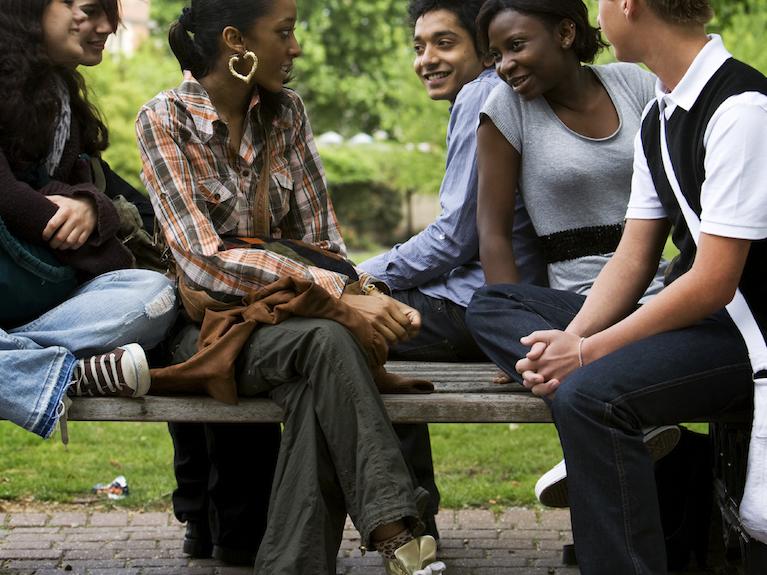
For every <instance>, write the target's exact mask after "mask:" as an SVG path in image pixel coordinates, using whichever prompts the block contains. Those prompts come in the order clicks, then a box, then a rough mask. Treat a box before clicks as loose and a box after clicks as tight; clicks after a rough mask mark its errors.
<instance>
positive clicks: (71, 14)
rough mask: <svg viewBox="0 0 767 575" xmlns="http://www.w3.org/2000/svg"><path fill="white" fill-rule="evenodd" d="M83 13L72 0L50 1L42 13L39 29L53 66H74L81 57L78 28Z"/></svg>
mask: <svg viewBox="0 0 767 575" xmlns="http://www.w3.org/2000/svg"><path fill="white" fill-rule="evenodd" d="M84 21H85V13H83V11H82V10H80V9H79V8H78V7H77V6H76V5H75V3H74V0H51V2H50V3H49V4H48V5H47V6H46V7H45V10H44V11H43V17H42V20H41V23H40V24H41V27H42V29H43V45H44V46H45V51H46V52H47V54H48V57H49V58H50V59H51V61H52V62H54V63H55V64H59V65H63V66H76V65H77V64H78V63H79V61H80V59H81V58H82V56H83V49H82V47H81V46H80V26H81V25H82V23H83V22H84Z"/></svg>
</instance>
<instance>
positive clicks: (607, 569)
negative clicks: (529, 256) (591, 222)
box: [510, 0, 767, 575]
mask: <svg viewBox="0 0 767 575" xmlns="http://www.w3.org/2000/svg"><path fill="white" fill-rule="evenodd" d="M711 16H712V12H711V8H710V6H709V4H708V2H707V0H600V2H599V20H600V24H601V26H602V30H603V31H604V33H605V34H606V36H607V38H608V39H609V40H610V42H611V43H612V44H613V46H614V48H615V53H616V55H617V57H618V58H619V59H620V60H624V61H630V62H644V63H645V64H646V65H647V66H648V67H649V68H650V70H651V71H652V72H654V73H655V74H656V76H658V84H657V90H656V91H657V99H656V100H654V101H653V102H651V103H650V104H649V105H648V107H647V109H646V110H645V113H644V116H643V122H642V128H641V132H640V134H639V135H638V136H637V139H636V146H635V161H634V177H633V181H632V195H631V200H630V202H629V207H628V212H627V216H626V217H627V221H626V226H625V231H624V233H623V237H622V239H621V242H620V245H619V247H618V249H617V251H616V254H615V256H614V257H613V258H612V260H611V261H610V263H609V264H608V265H607V266H606V267H605V268H604V270H603V272H602V273H601V274H600V276H599V278H598V279H597V281H596V283H595V285H594V288H593V289H592V291H591V293H590V294H589V296H588V298H587V299H586V302H585V303H584V305H583V307H582V308H581V311H580V312H579V313H578V314H577V315H576V317H575V319H574V320H573V321H572V322H571V323H570V324H569V326H568V327H567V328H566V329H565V330H564V331H557V330H549V331H538V332H534V333H532V334H529V335H528V336H527V337H525V338H523V339H522V343H523V344H524V345H527V346H529V347H530V352H529V353H528V355H527V357H525V358H523V359H521V360H519V361H518V362H517V364H516V369H517V371H518V372H519V373H520V374H522V376H523V378H524V380H525V385H526V386H527V387H529V388H530V389H532V391H533V393H535V394H537V395H540V396H544V397H547V398H548V399H549V400H550V404H551V409H552V413H553V416H554V420H555V423H556V425H557V429H558V431H559V435H560V439H561V441H562V446H563V450H564V453H565V460H566V461H567V471H568V479H567V481H568V489H569V500H570V507H571V514H572V523H573V535H574V539H575V544H576V548H577V550H578V563H579V566H580V568H581V571H582V573H584V574H589V575H592V574H605V575H608V574H609V575H614V574H616V573H620V574H621V575H631V574H634V575H639V574H662V573H666V557H665V554H664V540H663V531H662V528H661V521H660V515H659V509H658V500H657V496H656V491H655V479H654V476H653V464H652V459H651V457H650V454H649V453H648V451H647V450H646V449H645V447H644V445H643V441H642V428H643V427H647V426H650V425H663V424H672V423H677V422H680V421H692V420H696V419H708V418H715V417H718V416H721V415H722V414H724V413H730V412H741V411H742V412H748V411H749V410H750V409H751V408H752V403H753V396H754V377H757V378H759V377H763V375H764V374H763V373H756V374H754V371H757V372H758V371H759V368H758V367H757V366H756V365H754V366H752V363H751V361H750V359H749V354H748V351H747V348H746V344H745V342H744V338H743V337H742V336H741V333H740V331H739V329H738V328H737V327H736V325H735V323H734V322H733V320H732V319H731V317H730V315H729V314H728V313H727V311H726V310H725V309H724V308H725V306H726V305H728V304H729V303H730V302H731V300H733V297H734V296H735V294H736V290H738V289H739V290H740V292H741V293H742V295H743V298H744V299H745V302H746V303H747V305H748V308H750V312H751V313H752V315H753V317H754V319H755V320H756V322H755V323H756V326H757V330H756V332H757V337H758V336H761V337H762V338H763V337H764V334H765V332H767V295H765V290H764V287H763V286H764V270H765V269H767V162H766V161H765V158H767V96H766V95H765V94H767V80H765V77H764V76H763V75H762V74H761V73H759V72H757V71H756V70H754V69H753V68H750V67H749V66H747V65H745V64H743V63H740V62H738V61H736V60H734V59H733V58H732V57H731V56H730V54H729V53H728V52H727V50H726V49H725V48H724V46H723V44H722V41H721V38H719V37H717V36H708V35H706V33H705V24H706V23H707V22H708V20H709V19H710V18H711ZM661 121H662V122H663V124H662V123H661ZM662 130H663V131H665V133H666V138H665V139H666V141H667V142H668V156H667V158H666V160H665V162H664V158H663V153H662V147H661V142H662V139H661V138H662V136H661V134H662ZM673 180H677V181H678V187H679V188H680V189H681V194H682V196H684V201H685V203H689V205H690V206H691V207H692V210H693V211H694V212H695V214H696V215H697V216H698V217H699V219H700V234H699V236H698V234H696V233H694V232H691V231H690V227H688V224H687V220H686V219H685V217H684V216H683V214H682V207H680V203H679V201H677V199H676V195H675V193H674V191H673V189H672V183H671V182H672V181H673ZM694 228H695V225H694V224H693V229H694ZM670 230H673V234H672V236H673V239H674V242H675V244H676V245H677V247H678V248H679V250H680V258H679V260H678V261H677V262H676V264H675V266H674V269H673V271H672V273H671V274H670V275H669V277H668V278H667V287H666V288H665V289H664V290H663V291H662V292H661V293H660V294H659V295H657V296H656V297H655V298H653V299H652V300H651V301H650V302H648V303H646V304H645V305H643V306H641V307H640V308H637V307H636V303H637V299H638V298H639V296H640V295H641V294H642V292H643V291H644V289H645V288H646V286H647V284H648V282H649V280H650V278H651V277H652V275H653V273H654V272H655V270H656V269H657V265H658V260H659V257H660V254H661V252H662V250H663V246H664V243H665V240H666V238H667V236H668V233H669V231H670ZM696 238H697V242H696ZM696 243H697V245H696ZM510 297H513V295H512V296H510ZM536 311H538V312H539V313H541V314H542V315H543V314H545V313H547V312H546V311H545V310H544V309H543V307H542V306H541V308H540V310H536ZM760 332H761V333H760ZM752 445H753V444H752ZM762 505H767V501H765V502H764V503H763V504H762Z"/></svg>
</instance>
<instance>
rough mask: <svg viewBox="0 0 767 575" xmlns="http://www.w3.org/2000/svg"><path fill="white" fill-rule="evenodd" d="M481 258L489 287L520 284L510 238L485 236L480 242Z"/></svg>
mask: <svg viewBox="0 0 767 575" xmlns="http://www.w3.org/2000/svg"><path fill="white" fill-rule="evenodd" d="M479 257H480V261H481V262H482V269H483V270H484V272H485V282H486V283H487V284H488V285H492V284H515V283H517V282H519V272H518V270H517V264H516V261H515V259H514V249H513V247H512V243H511V240H510V239H509V238H508V237H506V236H499V235H483V236H482V238H481V240H480V250H479Z"/></svg>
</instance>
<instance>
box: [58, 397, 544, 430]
mask: <svg viewBox="0 0 767 575" xmlns="http://www.w3.org/2000/svg"><path fill="white" fill-rule="evenodd" d="M383 399H384V404H385V405H386V409H387V411H388V412H389V416H390V417H391V419H392V421H394V422H397V423H427V422H431V423H453V422H466V423H501V422H530V423H533V422H549V421H551V414H550V412H549V409H548V407H546V404H545V403H544V402H543V401H541V400H540V399H538V398H536V397H533V396H532V395H529V394H527V395H524V394H518V393H513V394H512V393H504V394H493V395H487V394H479V393H471V394H458V393H439V394H430V395H386V396H383ZM69 419H70V420H73V421H208V422H230V423H244V422H255V421H258V422H275V421H281V420H282V411H281V410H280V408H279V407H277V405H276V404H275V403H274V402H272V401H271V400H268V399H242V400H240V403H239V404H238V405H227V404H225V403H221V402H219V401H216V400H214V399H211V398H209V397H197V396H195V397H192V396H183V397H152V396H148V397H143V398H139V399H125V398H104V397H93V398H75V399H74V400H73V402H72V406H71V408H70V410H69Z"/></svg>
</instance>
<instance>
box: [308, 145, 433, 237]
mask: <svg viewBox="0 0 767 575" xmlns="http://www.w3.org/2000/svg"><path fill="white" fill-rule="evenodd" d="M320 155H321V156H322V159H323V163H324V165H325V172H326V174H327V179H328V187H329V190H330V195H331V197H332V199H333V204H334V205H335V208H336V214H337V216H338V219H339V221H340V222H341V223H342V224H343V232H344V238H345V239H346V242H347V243H348V244H349V245H351V246H353V247H357V248H361V247H365V246H368V245H371V244H372V243H377V244H382V245H390V244H392V243H393V242H394V241H395V240H397V239H398V238H397V237H396V236H395V231H396V229H397V228H398V226H399V224H400V222H401V221H402V202H403V197H406V196H407V195H409V194H413V193H417V194H436V193H437V192H438V191H439V185H440V182H441V177H442V173H443V171H444V161H445V160H444V152H443V150H442V149H441V148H436V147H433V146H432V147H431V149H430V150H428V151H420V150H419V149H417V148H416V147H414V146H403V145H401V144H396V143H377V144H367V145H357V146H352V145H342V146H331V145H328V146H323V147H322V148H321V149H320Z"/></svg>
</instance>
